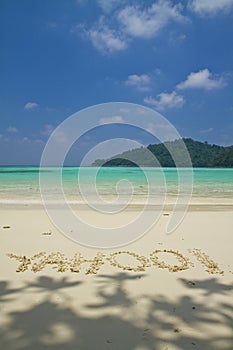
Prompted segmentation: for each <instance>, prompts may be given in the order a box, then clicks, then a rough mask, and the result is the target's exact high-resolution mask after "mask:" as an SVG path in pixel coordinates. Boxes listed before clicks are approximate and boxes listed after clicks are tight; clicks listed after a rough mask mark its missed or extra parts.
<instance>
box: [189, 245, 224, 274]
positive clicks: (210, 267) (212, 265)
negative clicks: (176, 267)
mask: <svg viewBox="0 0 233 350" xmlns="http://www.w3.org/2000/svg"><path fill="white" fill-rule="evenodd" d="M189 252H190V253H192V254H193V255H194V256H195V257H196V258H197V260H198V261H199V262H200V263H201V265H202V266H205V267H207V269H206V272H208V273H210V274H221V275H223V273H224V271H222V270H221V269H220V268H219V266H218V264H217V263H216V262H215V261H213V260H212V259H211V258H210V257H209V256H208V255H207V254H206V253H203V252H202V251H201V249H197V248H195V249H189Z"/></svg>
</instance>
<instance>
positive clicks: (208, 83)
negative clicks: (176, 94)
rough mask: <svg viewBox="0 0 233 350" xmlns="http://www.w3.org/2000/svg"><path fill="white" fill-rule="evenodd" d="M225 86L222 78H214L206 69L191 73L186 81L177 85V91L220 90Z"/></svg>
mask: <svg viewBox="0 0 233 350" xmlns="http://www.w3.org/2000/svg"><path fill="white" fill-rule="evenodd" d="M224 85H225V81H224V79H223V78H222V77H217V76H214V75H213V74H212V73H211V72H210V71H209V70H208V69H203V70H200V71H199V72H192V73H190V74H189V75H188V77H187V79H186V80H185V81H183V82H181V83H180V84H178V85H177V89H179V90H184V89H205V90H213V89H218V88H221V87H223V86H224Z"/></svg>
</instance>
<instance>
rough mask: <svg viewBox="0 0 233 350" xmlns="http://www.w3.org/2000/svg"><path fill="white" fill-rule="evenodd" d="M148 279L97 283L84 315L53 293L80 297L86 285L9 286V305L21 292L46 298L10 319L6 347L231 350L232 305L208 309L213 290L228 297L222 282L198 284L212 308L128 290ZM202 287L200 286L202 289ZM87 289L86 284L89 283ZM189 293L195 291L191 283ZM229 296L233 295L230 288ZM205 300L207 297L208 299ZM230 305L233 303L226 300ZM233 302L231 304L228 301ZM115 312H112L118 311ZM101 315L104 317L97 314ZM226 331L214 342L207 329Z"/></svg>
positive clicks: (42, 280) (102, 278)
mask: <svg viewBox="0 0 233 350" xmlns="http://www.w3.org/2000/svg"><path fill="white" fill-rule="evenodd" d="M144 277H145V276H142V275H138V274H137V275H132V274H130V273H116V274H114V275H99V276H97V277H96V278H95V294H96V296H97V299H95V302H94V301H93V302H87V303H86V304H85V305H83V309H84V311H83V310H82V311H81V310H79V309H76V308H75V309H74V308H73V307H72V304H69V303H65V302H64V303H60V304H59V303H56V302H55V301H54V300H53V298H52V295H53V292H54V291H55V290H56V291H57V290H61V289H62V290H63V293H64V294H67V295H69V288H75V295H77V299H78V297H79V288H80V286H82V283H81V282H73V281H71V282H70V281H69V280H68V279H66V278H61V279H60V280H58V279H53V278H52V277H44V276H40V277H39V278H37V279H36V280H35V282H33V283H32V282H30V283H26V284H25V286H24V287H23V290H22V289H18V290H17V289H15V288H12V287H11V286H10V284H9V283H8V282H7V281H2V282H0V283H1V284H0V286H1V287H3V293H2V294H1V296H2V298H3V302H4V301H5V302H6V303H7V302H9V298H8V297H7V295H9V297H14V298H18V296H19V295H20V293H21V292H23V293H24V294H25V293H40V292H41V291H43V292H45V297H44V299H43V300H42V301H41V302H39V303H37V304H35V303H34V304H33V305H32V306H27V305H25V307H24V308H23V309H22V308H20V309H19V310H14V311H12V312H9V313H8V322H5V323H4V324H3V326H2V327H1V329H0V339H1V340H0V346H1V348H2V349H7V350H31V349H33V350H42V349H45V350H55V349H56V350H64V349H66V350H74V349H75V350H76V349H80V350H92V349H101V350H105V349H124V350H133V349H135V350H140V349H143V350H152V349H153V350H159V349H166V348H168V349H173V348H175V349H177V348H179V349H181V350H182V349H183V350H187V349H194V348H195V349H205V350H217V349H225V350H227V349H229V350H230V349H231V348H232V339H231V336H230V334H231V333H230V331H229V330H230V329H231V327H232V317H231V311H232V305H230V303H229V302H227V301H226V302H225V303H221V302H220V303H219V305H218V306H219V309H218V310H213V309H211V307H209V306H208V302H207V300H208V298H209V291H208V289H209V287H211V288H212V287H214V288H215V292H216V293H217V292H218V293H224V295H225V294H226V293H227V291H226V290H224V291H222V289H221V288H220V286H221V283H219V282H218V281H217V280H215V281H211V282H208V281H210V280H205V281H203V280H202V281H195V285H194V286H197V287H198V286H199V288H201V289H202V291H203V294H207V297H206V299H205V300H206V302H203V303H200V302H199V303H196V302H195V300H194V298H193V297H191V296H190V295H184V294H183V295H181V296H180V297H179V298H177V300H176V302H174V301H171V300H170V299H169V298H167V297H165V296H161V295H154V296H151V295H147V294H146V295H142V296H141V299H138V298H136V297H134V296H132V295H131V293H129V291H128V290H127V286H128V284H133V283H135V288H136V283H138V282H137V281H138V280H140V281H141V282H140V283H143V278H144ZM199 282H200V283H199ZM83 283H85V282H83ZM180 283H183V285H184V286H185V288H187V291H188V288H191V287H189V286H188V285H187V284H185V282H182V280H181V281H180ZM225 287H229V290H228V292H230V286H226V285H225ZM204 298H205V297H204ZM96 300H97V301H96ZM226 300H227V299H226ZM228 300H229V299H228ZM111 307H113V309H114V311H113V310H112V308H111ZM97 311H98V312H97ZM220 324H221V325H224V327H225V329H227V330H228V332H227V333H225V334H221V332H220V333H218V332H215V333H213V335H212V337H211V338H210V336H209V334H208V332H207V334H205V331H204V329H205V328H206V329H207V328H208V327H213V328H216V329H217V328H218V326H220Z"/></svg>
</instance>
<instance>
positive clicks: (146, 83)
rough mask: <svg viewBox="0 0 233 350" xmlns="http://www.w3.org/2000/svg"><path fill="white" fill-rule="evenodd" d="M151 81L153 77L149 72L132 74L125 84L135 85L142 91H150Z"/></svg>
mask: <svg viewBox="0 0 233 350" xmlns="http://www.w3.org/2000/svg"><path fill="white" fill-rule="evenodd" d="M150 82H151V79H150V77H149V75H147V74H142V75H137V74H132V75H129V76H128V79H127V80H126V81H125V85H126V86H133V87H135V88H136V89H138V90H140V91H148V90H149V88H150Z"/></svg>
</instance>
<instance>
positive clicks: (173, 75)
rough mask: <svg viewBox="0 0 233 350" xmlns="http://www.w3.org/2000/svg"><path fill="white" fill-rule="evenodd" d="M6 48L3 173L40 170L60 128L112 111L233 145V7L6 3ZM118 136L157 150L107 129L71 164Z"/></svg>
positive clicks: (189, 0) (134, 135)
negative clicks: (127, 111) (97, 111)
mask: <svg viewBox="0 0 233 350" xmlns="http://www.w3.org/2000/svg"><path fill="white" fill-rule="evenodd" d="M0 45H1V54H0V165H37V164H39V162H40V157H41V154H42V151H43V149H44V146H45V144H46V142H47V140H48V138H49V136H50V135H51V133H52V132H53V130H54V129H55V128H56V127H57V126H58V125H59V124H60V123H62V122H63V121H64V120H66V118H68V117H69V116H70V115H72V114H74V113H76V112H78V111H80V110H82V109H84V108H87V107H91V106H94V105H97V104H102V103H108V102H127V103H134V104H139V105H142V106H146V107H149V108H152V109H154V110H155V111H158V112H159V113H161V114H162V115H163V116H164V117H165V118H166V119H167V120H168V121H169V122H170V123H172V124H173V125H174V127H175V128H176V129H177V130H178V132H179V134H180V135H181V136H182V137H191V138H193V139H195V140H198V141H207V142H209V143H210V144H219V145H225V146H227V145H232V144H233V0H212V1H209V0H186V1H184V0H180V1H179V0H178V1H174V0H157V1H153V0H152V1H151V0H147V1H145V0H144V1H140V0H133V1H130V0H56V1H55V0H46V1H40V0H33V1H32V0H20V1H17V0H0ZM99 118H100V117H99ZM106 118H107V117H106ZM109 118H110V119H111V118H112V122H114V123H120V122H121V120H122V116H121V115H117V116H114V115H113V116H109ZM102 119H103V118H102ZM108 122H109V121H108ZM100 124H101V123H100ZM103 124H106V123H103ZM97 129H98V128H97ZM145 130H148V128H147V127H146V125H145ZM122 135H123V136H122ZM111 137H128V138H130V139H133V140H136V141H138V140H140V142H141V143H142V144H145V145H147V144H149V143H153V137H152V136H151V135H149V134H148V133H146V132H144V131H139V130H136V129H135V130H134V129H133V128H128V129H127V128H125V127H122V128H121V126H120V124H119V125H116V124H114V125H112V127H111V126H110V125H103V127H102V129H101V128H100V129H99V130H97V131H96V132H91V133H90V135H88V136H87V135H86V136H83V139H82V142H80V144H79V149H78V150H77V153H75V152H73V153H74V155H73V158H72V159H70V163H73V164H74V165H76V163H77V162H79V161H80V159H81V154H85V152H86V151H87V150H89V149H90V148H91V147H92V146H93V145H96V144H97V143H98V142H100V141H103V140H106V139H108V138H111ZM119 151H120V148H119Z"/></svg>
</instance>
